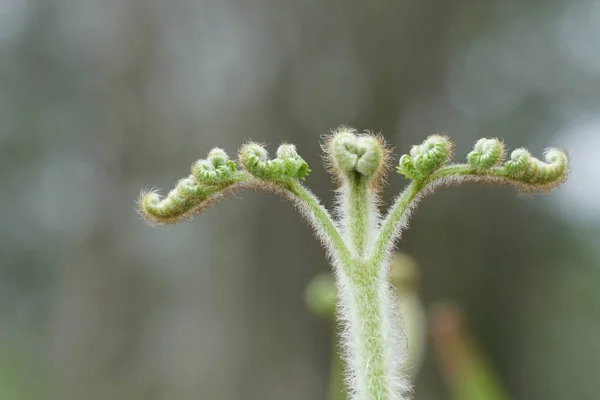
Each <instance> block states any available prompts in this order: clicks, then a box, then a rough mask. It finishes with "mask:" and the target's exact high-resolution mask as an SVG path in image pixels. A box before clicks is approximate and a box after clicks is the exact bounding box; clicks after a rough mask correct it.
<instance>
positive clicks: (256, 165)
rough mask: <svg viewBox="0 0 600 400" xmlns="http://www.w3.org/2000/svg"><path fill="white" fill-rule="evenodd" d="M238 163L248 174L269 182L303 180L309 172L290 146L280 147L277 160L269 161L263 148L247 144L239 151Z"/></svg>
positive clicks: (294, 149) (292, 146)
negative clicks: (289, 179)
mask: <svg viewBox="0 0 600 400" xmlns="http://www.w3.org/2000/svg"><path fill="white" fill-rule="evenodd" d="M240 163H241V164H242V166H243V167H244V168H245V169H246V171H248V172H249V173H250V174H252V175H254V176H256V177H258V178H262V179H269V180H281V179H287V178H292V179H301V180H304V178H305V177H306V176H307V175H308V173H309V172H310V169H309V168H308V164H307V163H306V161H304V160H303V159H302V157H300V156H299V155H298V153H297V152H296V147H295V146H294V145H291V144H284V145H281V146H280V147H279V149H278V150H277V158H275V159H269V153H268V152H267V150H266V149H265V148H264V147H263V146H261V145H260V144H258V143H248V144H246V145H244V146H243V147H242V148H241V149H240Z"/></svg>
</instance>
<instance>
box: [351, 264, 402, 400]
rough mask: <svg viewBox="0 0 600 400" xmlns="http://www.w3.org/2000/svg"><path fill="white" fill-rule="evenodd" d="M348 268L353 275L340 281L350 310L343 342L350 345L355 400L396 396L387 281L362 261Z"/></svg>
mask: <svg viewBox="0 0 600 400" xmlns="http://www.w3.org/2000/svg"><path fill="white" fill-rule="evenodd" d="M348 269H349V270H352V271H353V274H352V276H350V277H346V276H344V274H342V277H341V278H342V280H347V282H342V301H343V302H345V304H344V306H345V307H347V312H349V313H350V315H348V316H347V324H348V331H347V333H346V334H347V335H348V336H347V337H346V341H347V344H348V345H349V346H350V353H349V354H350V355H351V357H350V359H349V363H350V365H349V367H350V369H351V371H352V372H353V374H354V379H355V380H356V384H355V390H356V391H357V397H356V399H360V400H390V399H396V398H397V397H394V396H395V395H396V393H397V391H396V387H395V384H394V383H395V382H396V381H397V379H398V374H399V373H400V371H399V369H398V370H396V368H395V365H396V363H395V362H394V360H393V359H392V357H395V356H396V357H399V356H401V355H400V354H393V353H394V350H396V347H395V346H394V343H393V342H392V341H393V338H394V336H393V332H392V330H393V329H395V326H394V322H395V318H394V312H393V306H392V303H391V300H390V295H389V293H387V291H389V290H390V288H389V284H388V281H387V279H386V277H382V276H381V274H379V273H378V271H376V270H375V268H367V265H366V263H365V262H362V261H361V262H356V263H355V264H354V265H352V266H349V268H348Z"/></svg>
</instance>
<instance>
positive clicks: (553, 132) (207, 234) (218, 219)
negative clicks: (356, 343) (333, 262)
mask: <svg viewBox="0 0 600 400" xmlns="http://www.w3.org/2000/svg"><path fill="white" fill-rule="evenodd" d="M598 26H600V1H598V0H551V1H548V0H533V1H527V2H524V1H518V0H502V1H491V0H483V1H482V0H477V1H475V0H470V1H469V0H455V1H445V0H397V1H391V0H370V1H369V0H362V1H357V0H345V1H339V0H302V1H298V0H279V1H273V0H254V1H235V0H103V1H100V0H0V85H1V86H0V88H1V89H0V153H1V158H0V165H1V168H0V179H1V182H2V186H1V190H0V221H1V223H0V237H1V240H0V399H2V400H4V399H6V400H21V399H23V400H38V399H39V400H46V399H48V400H53V399H61V400H71V399H72V400H96V399H104V400H105V399H116V400H121V399H123V400H126V399H127V400H129V399H148V400H162V399H169V400H173V399H174V400H187V399H190V400H191V399H194V400H195V399H207V400H211V399H219V400H236V399H243V400H252V399H261V400H266V399H286V400H296V399H298V400H300V399H302V400H304V399H326V398H328V394H327V391H328V387H329V363H330V359H331V351H332V346H331V343H332V341H331V336H332V329H333V326H332V323H331V321H329V320H327V319H324V318H319V317H317V316H315V315H314V314H313V313H311V312H310V311H309V310H308V309H307V307H306V305H305V302H304V290H305V287H306V285H307V284H308V283H309V282H310V281H311V279H312V278H313V277H314V276H315V275H317V274H318V273H320V272H323V271H327V270H328V269H329V267H328V265H327V263H326V260H325V258H324V252H323V250H322V249H321V247H320V246H319V244H318V243H317V242H316V241H315V240H314V239H313V237H312V235H311V232H310V230H309V228H308V227H307V226H306V225H305V224H304V223H303V222H301V221H300V219H299V218H298V216H297V215H296V213H295V211H294V210H293V207H292V206H291V205H290V204H288V203H285V202H282V201H281V200H280V199H278V198H275V197H272V196H270V195H267V194H263V193H253V192H245V193H241V194H239V195H238V196H237V197H236V198H232V199H230V200H228V201H226V202H225V203H223V204H220V205H219V206H218V207H216V208H214V209H211V210H210V211H209V212H207V213H206V214H205V215H203V216H201V217H199V218H197V219H196V220H195V221H194V222H191V223H185V224H183V225H180V226H177V227H175V228H173V229H170V230H163V229H151V228H150V227H148V226H147V225H146V224H145V223H144V222H143V221H142V220H141V219H140V218H139V217H138V215H137V214H136V212H135V209H134V208H135V204H134V203H135V200H136V198H137V196H138V193H139V192H140V189H141V188H144V187H152V186H157V187H161V188H163V189H164V190H168V189H170V188H171V187H172V186H173V185H174V184H175V182H176V181H177V180H178V179H179V178H181V177H183V176H185V175H187V174H188V171H189V165H190V164H191V163H192V162H193V161H194V160H196V159H198V158H202V157H204V155H205V154H206V152H207V151H208V150H210V149H211V148H212V147H214V146H217V145H218V146H220V147H222V148H224V149H225V150H226V151H228V152H229V153H230V154H234V153H235V152H236V150H237V149H238V147H239V146H240V145H241V144H242V143H243V142H244V141H245V140H247V139H253V140H256V141H260V142H264V143H269V144H270V145H271V146H270V149H272V150H273V151H274V149H275V146H276V145H277V144H278V143H279V142H281V141H287V142H292V143H295V144H297V145H298V148H299V151H300V154H301V155H302V156H303V157H304V158H305V159H306V160H307V161H308V162H309V164H310V165H311V167H312V170H313V172H312V174H311V175H310V176H309V178H308V180H307V182H308V185H309V186H310V187H311V188H312V189H313V190H314V191H315V192H316V193H317V194H318V195H319V196H320V197H321V198H322V199H323V201H324V202H325V203H326V204H327V205H331V203H332V195H333V191H332V189H333V186H332V184H331V181H330V177H329V175H328V174H327V173H326V171H325V169H324V168H323V167H322V166H321V160H320V147H319V146H320V145H319V141H320V138H321V135H322V134H324V133H327V132H328V131H329V130H330V129H332V128H335V127H337V126H338V125H340V124H348V125H351V126H355V127H357V128H359V129H361V130H362V129H372V130H374V131H378V132H382V133H383V135H384V136H385V138H386V139H387V140H388V142H390V143H391V144H393V145H394V146H395V149H394V153H395V155H396V159H397V156H398V155H399V154H402V153H403V152H407V151H408V150H409V149H410V146H411V145H412V144H417V143H420V142H421V141H422V140H423V139H424V138H425V137H426V136H427V135H428V134H431V133H433V132H447V133H448V134H449V135H450V136H451V137H452V138H453V139H454V140H455V141H456V149H457V155H456V157H457V158H459V159H462V158H463V157H464V156H465V155H466V154H467V153H468V151H470V149H471V147H472V145H473V143H474V142H475V141H476V139H478V138H479V137H482V136H486V137H494V136H497V137H501V138H503V139H504V141H505V143H506V144H507V145H508V146H511V147H512V148H515V147H519V146H526V147H527V148H529V149H530V150H531V151H532V152H533V153H535V154H537V155H540V154H541V152H542V151H543V149H544V147H546V146H558V147H562V148H565V149H567V150H568V151H569V153H570V154H571V156H572V175H571V179H570V180H569V182H568V183H567V184H565V185H564V186H563V187H561V188H560V189H558V190H556V191H555V192H553V193H552V194H550V195H543V196H534V197H535V198H532V197H530V196H522V195H521V196H519V195H518V194H517V193H515V191H514V190H513V189H511V188H505V187H460V188H449V189H445V190H443V191H440V192H439V193H438V194H437V195H436V196H434V197H431V198H428V199H426V200H425V201H424V202H423V203H422V204H421V206H420V207H419V209H418V210H417V212H416V214H415V215H414V217H413V219H412V227H411V229H410V230H409V231H407V232H406V234H405V235H404V236H403V238H402V241H401V243H399V248H400V249H401V250H402V251H403V252H404V253H406V254H409V255H410V256H411V257H413V259H414V260H416V263H417V264H418V265H419V271H420V281H419V282H420V283H419V287H418V293H419V296H420V298H421V300H422V302H423V304H424V307H425V308H426V309H427V310H429V309H433V308H435V305H436V303H438V302H439V301H441V300H447V299H449V300H451V301H452V302H453V303H455V304H458V305H460V308H461V310H462V311H463V313H464V317H465V318H466V320H468V323H469V326H470V330H471V333H472V334H473V336H474V337H476V338H477V342H478V344H479V346H480V348H481V349H482V352H484V353H485V354H486V357H487V359H488V360H489V362H490V364H491V365H493V368H494V370H495V374H496V375H497V377H498V379H499V381H500V382H502V385H503V386H504V387H505V388H506V390H507V392H508V393H510V396H511V397H512V398H514V399H527V400H537V399H540V400H541V399H544V400H564V399H577V400H596V399H598V398H600V381H599V380H598V377H597V374H598V371H599V370H600V340H598V337H600V336H599V333H598V332H600V200H599V199H600V157H599V156H598V154H599V152H600V30H599V29H598ZM405 183H406V182H405V181H403V179H402V178H401V177H400V176H390V179H389V186H388V187H387V189H386V200H387V201H389V200H390V199H391V198H393V196H395V195H396V194H397V193H398V192H399V191H400V190H401V188H402V186H403V185H404V184H405ZM241 198H243V201H241V200H240V199H241ZM427 335H428V336H429V334H427ZM439 360H440V359H439V357H438V356H437V355H436V348H435V346H431V345H430V346H429V347H428V349H427V353H426V358H425V362H424V364H423V366H422V368H421V369H420V371H419V373H418V375H417V378H416V382H415V396H414V398H415V400H438V399H439V400H445V399H452V398H454V397H452V396H453V394H452V391H451V390H450V389H449V388H450V387H451V386H450V385H449V383H448V381H447V379H446V378H445V375H444V373H443V368H440V362H439ZM481 400H485V399H481Z"/></svg>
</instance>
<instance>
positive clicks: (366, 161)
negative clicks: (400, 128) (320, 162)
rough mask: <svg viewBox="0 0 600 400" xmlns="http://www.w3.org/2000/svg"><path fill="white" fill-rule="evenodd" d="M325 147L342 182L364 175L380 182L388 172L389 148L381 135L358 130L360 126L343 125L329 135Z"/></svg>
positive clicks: (327, 155)
mask: <svg viewBox="0 0 600 400" xmlns="http://www.w3.org/2000/svg"><path fill="white" fill-rule="evenodd" d="M323 149H324V150H325V156H326V161H327V162H328V164H329V166H330V169H331V171H332V173H333V174H334V175H335V177H336V178H337V180H338V181H340V182H343V181H344V180H347V179H354V178H355V177H361V178H365V180H366V181H368V182H371V183H372V184H374V185H376V186H378V185H379V183H380V182H381V180H382V179H383V178H384V176H385V171H386V168H387V159H388V152H389V151H388V149H387V147H386V145H385V142H384V140H383V138H382V137H381V136H379V135H374V134H372V133H370V132H365V133H363V134H357V133H356V130H354V129H352V128H348V127H345V126H342V127H340V128H338V129H337V130H335V131H333V132H332V133H331V134H330V135H329V137H328V138H327V140H326V142H325V144H324V146H323Z"/></svg>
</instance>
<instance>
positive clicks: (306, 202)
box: [287, 180, 352, 265]
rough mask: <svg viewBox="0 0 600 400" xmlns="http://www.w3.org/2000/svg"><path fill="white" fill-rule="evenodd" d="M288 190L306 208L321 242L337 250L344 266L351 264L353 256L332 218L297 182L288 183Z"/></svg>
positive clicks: (313, 196)
mask: <svg viewBox="0 0 600 400" xmlns="http://www.w3.org/2000/svg"><path fill="white" fill-rule="evenodd" d="M287 189H288V190H289V191H290V192H291V193H292V194H293V195H294V196H295V198H296V199H297V200H298V205H299V206H301V207H303V208H304V211H306V214H307V216H308V217H309V220H310V222H311V224H312V225H313V227H314V228H315V230H316V231H317V234H318V235H319V236H320V238H321V240H323V241H325V242H327V244H328V245H329V246H327V247H331V248H333V249H334V250H335V252H336V253H337V254H336V255H337V256H338V257H339V259H340V262H341V263H342V264H344V265H348V264H349V263H351V260H352V256H351V254H350V251H349V250H348V247H347V246H346V243H344V240H343V239H342V236H341V235H340V232H339V231H338V229H337V227H336V226H335V224H334V222H333V220H332V219H331V216H330V215H329V213H328V212H327V210H326V209H325V207H323V205H322V204H321V203H320V202H319V200H318V199H317V198H316V197H315V195H313V194H312V193H311V192H310V191H309V190H308V189H306V188H305V187H304V186H303V185H302V184H300V183H299V182H297V181H296V180H290V181H289V182H287Z"/></svg>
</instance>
